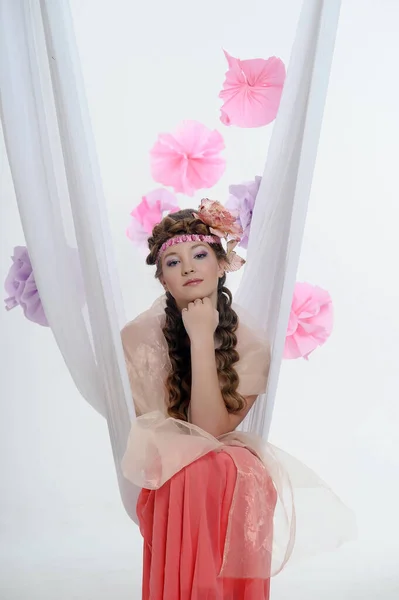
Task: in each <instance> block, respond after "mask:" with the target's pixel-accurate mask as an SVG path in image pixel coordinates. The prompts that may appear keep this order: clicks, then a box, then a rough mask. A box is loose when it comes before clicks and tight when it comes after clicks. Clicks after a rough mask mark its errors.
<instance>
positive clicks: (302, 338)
mask: <svg viewBox="0 0 399 600" xmlns="http://www.w3.org/2000/svg"><path fill="white" fill-rule="evenodd" d="M332 327H333V307H332V300H331V297H330V294H329V293H328V292H327V291H325V290H322V289H321V288H319V287H317V286H313V285H310V284H309V283H297V284H296V286H295V292H294V298H293V301H292V308H291V314H290V319H289V324H288V330H287V337H286V341H285V348H284V358H287V359H293V358H300V357H303V358H305V359H306V360H308V357H309V354H311V353H312V352H313V351H314V350H315V349H316V348H317V347H318V346H322V345H323V344H324V343H325V342H326V341H327V339H328V338H329V337H330V335H331V331H332Z"/></svg>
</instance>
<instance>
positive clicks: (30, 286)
mask: <svg viewBox="0 0 399 600" xmlns="http://www.w3.org/2000/svg"><path fill="white" fill-rule="evenodd" d="M11 259H12V261H13V264H12V265H11V268H10V270H9V272H8V275H7V277H6V280H5V282H4V288H5V290H6V292H7V294H9V297H8V298H6V300H5V304H6V310H11V309H13V308H15V307H16V306H21V307H22V310H23V311H24V314H25V317H26V318H27V319H29V320H30V321H33V322H34V323H37V324H38V325H43V326H44V327H48V326H49V324H48V321H47V319H46V315H45V314H44V310H43V306H42V303H41V300H40V296H39V292H38V291H37V287H36V282H35V276H34V274H33V270H32V265H31V262H30V258H29V254H28V249H27V248H26V247H25V246H16V247H15V248H14V255H13V256H12V257H11Z"/></svg>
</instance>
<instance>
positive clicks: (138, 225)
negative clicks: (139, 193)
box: [126, 188, 180, 247]
mask: <svg viewBox="0 0 399 600" xmlns="http://www.w3.org/2000/svg"><path fill="white" fill-rule="evenodd" d="M178 210H180V209H179V206H178V204H177V200H176V197H175V196H174V195H173V194H172V193H171V192H169V191H168V190H165V189H163V188H158V189H156V190H153V191H152V192H149V193H148V194H147V195H146V196H143V198H142V200H141V202H140V204H138V205H137V206H136V208H134V209H133V210H132V212H131V213H130V214H131V217H132V220H131V222H130V225H129V227H128V228H127V231H126V235H127V237H128V238H129V239H130V240H132V242H133V243H135V244H137V245H138V246H143V247H144V246H146V244H147V239H148V237H149V236H150V235H151V232H152V230H153V228H154V226H155V225H157V223H160V222H161V221H162V219H163V217H164V216H165V213H167V212H176V211H178Z"/></svg>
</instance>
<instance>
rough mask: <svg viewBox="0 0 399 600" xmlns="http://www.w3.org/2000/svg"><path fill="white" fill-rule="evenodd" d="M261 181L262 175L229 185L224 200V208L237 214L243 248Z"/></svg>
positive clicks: (246, 245)
mask: <svg viewBox="0 0 399 600" xmlns="http://www.w3.org/2000/svg"><path fill="white" fill-rule="evenodd" d="M261 181H262V177H258V176H256V177H255V181H247V182H245V183H240V184H238V185H231V186H230V187H229V193H230V196H229V199H228V200H227V202H226V208H228V209H229V210H230V211H231V212H232V213H233V214H234V215H236V216H237V223H238V224H239V226H240V227H241V228H242V230H243V235H242V238H241V241H240V244H239V245H240V246H242V247H243V248H248V240H249V233H250V231H251V221H252V212H253V210H254V206H255V200H256V196H257V194H258V191H259V186H260V182H261Z"/></svg>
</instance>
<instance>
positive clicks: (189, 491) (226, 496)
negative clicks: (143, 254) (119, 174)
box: [122, 301, 353, 600]
mask: <svg viewBox="0 0 399 600" xmlns="http://www.w3.org/2000/svg"><path fill="white" fill-rule="evenodd" d="M163 306H164V305H163V302H162V301H161V302H157V303H155V304H154V306H153V307H152V308H151V309H150V310H149V311H146V312H145V313H143V314H142V315H140V316H139V317H138V318H137V319H135V320H134V321H132V322H131V323H129V324H128V325H127V326H126V327H125V328H124V329H123V331H122V342H123V347H124V352H125V358H126V364H127V368H128V373H129V380H130V385H131V389H132V396H133V400H134V404H135V409H136V414H137V418H136V420H135V421H134V422H133V423H132V428H131V432H130V436H129V441H128V445H127V449H126V452H125V456H124V458H123V461H122V471H123V474H124V476H125V477H126V478H127V479H128V480H130V481H132V482H133V483H135V484H136V485H138V486H139V487H141V488H142V492H141V494H140V496H139V500H138V503H137V515H138V518H139V524H140V531H141V533H142V536H143V541H144V568H143V595H142V598H143V600H266V599H268V598H269V590H270V587H269V586H270V577H271V576H272V575H274V574H276V573H278V572H279V571H281V569H282V568H283V567H284V565H285V564H286V562H287V560H288V558H290V556H291V555H292V551H293V548H294V541H295V534H296V533H298V524H297V522H296V521H297V518H296V517H297V514H296V513H297V512H298V511H299V513H300V514H301V516H303V523H302V525H303V528H304V530H305V531H306V530H308V531H309V536H308V537H309V542H308V543H307V542H306V538H307V536H303V535H301V536H300V538H301V544H300V546H301V550H302V551H301V552H299V555H301V554H302V555H303V554H311V553H315V552H317V551H318V550H319V549H324V548H333V547H336V546H338V545H339V544H340V543H342V542H343V541H344V540H345V539H351V538H352V537H353V520H352V515H351V513H350V511H349V510H348V509H346V507H344V506H343V505H342V504H341V503H340V501H339V499H338V498H337V497H336V496H335V495H334V494H333V493H332V492H331V490H329V489H328V488H327V486H326V485H325V484H324V483H323V482H322V481H321V480H320V479H319V478H318V477H317V476H316V475H315V474H314V473H313V472H312V471H311V470H310V469H308V468H307V467H305V465H302V463H300V462H299V461H297V460H296V459H294V458H293V457H291V456H290V455H288V454H286V453H285V452H283V451H282V450H280V449H278V448H276V447H275V446H272V445H271V444H270V443H268V442H264V441H262V440H261V439H260V438H259V437H258V436H256V435H253V434H246V433H243V432H239V431H234V432H231V433H229V434H226V435H224V436H222V437H220V438H214V437H213V436H212V435H210V434H209V433H207V432H206V431H203V430H202V429H200V428H199V427H197V426H196V425H193V424H191V423H189V422H188V423H186V422H182V421H179V420H176V419H172V418H170V417H168V414H167V398H166V393H165V388H164V381H165V379H166V376H167V373H168V369H169V368H170V363H169V356H168V349H167V343H166V340H165V339H164V336H163V334H162V324H163V319H164V310H163ZM237 339H238V343H237V350H238V353H239V356H240V360H239V362H238V363H236V365H235V368H236V370H237V373H238V375H239V378H240V385H239V388H238V391H239V392H240V393H241V394H242V395H243V396H251V395H259V394H262V393H263V392H264V391H265V388H266V383H267V373H268V367H269V351H268V346H267V344H266V343H265V342H264V341H262V340H261V339H260V338H259V337H258V336H257V334H256V333H255V332H254V331H253V330H252V329H251V328H249V327H248V326H247V325H245V324H244V323H243V322H242V321H241V320H240V325H239V328H238V331H237ZM310 490H314V491H315V492H316V498H317V501H318V504H317V505H315V503H314V502H313V503H312V497H311V496H309V491H310ZM295 492H297V493H296V495H295ZM298 492H299V493H298ZM301 492H302V493H301ZM294 495H295V504H294ZM320 500H324V502H322V503H321V504H320ZM323 505H324V511H323ZM326 507H327V510H326ZM319 508H321V509H322V514H321V515H320V514H319V521H320V523H323V524H324V525H325V522H326V521H325V520H326V519H328V520H329V522H330V523H331V526H330V529H331V531H325V529H326V528H325V527H324V530H323V535H322V536H321V538H320V536H319V533H318V528H319V525H318V519H317V518H316V517H315V511H317V510H318V509H319ZM306 512H307V513H308V514H306ZM302 513H303V514H302ZM330 538H331V539H330Z"/></svg>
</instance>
